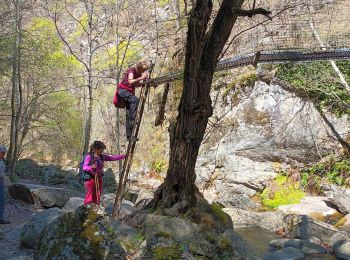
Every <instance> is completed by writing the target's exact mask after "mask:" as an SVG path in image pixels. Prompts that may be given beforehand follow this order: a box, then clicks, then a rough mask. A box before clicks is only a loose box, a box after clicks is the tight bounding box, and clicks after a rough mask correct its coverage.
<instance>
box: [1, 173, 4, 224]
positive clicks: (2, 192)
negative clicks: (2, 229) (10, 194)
mask: <svg viewBox="0 0 350 260" xmlns="http://www.w3.org/2000/svg"><path fill="white" fill-rule="evenodd" d="M4 211H5V183H4V178H0V219H1V220H3V219H4Z"/></svg>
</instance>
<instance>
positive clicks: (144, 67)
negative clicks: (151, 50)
mask: <svg viewBox="0 0 350 260" xmlns="http://www.w3.org/2000/svg"><path fill="white" fill-rule="evenodd" d="M136 69H137V70H138V71H139V72H141V73H142V72H145V71H146V70H148V64H147V62H146V61H139V62H137V63H136Z"/></svg>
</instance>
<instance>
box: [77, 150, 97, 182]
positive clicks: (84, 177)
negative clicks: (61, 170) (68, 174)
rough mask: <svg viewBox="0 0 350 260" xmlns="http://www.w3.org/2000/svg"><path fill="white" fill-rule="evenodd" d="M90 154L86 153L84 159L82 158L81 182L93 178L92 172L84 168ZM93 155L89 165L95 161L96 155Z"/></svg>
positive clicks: (80, 166) (80, 167) (80, 165)
mask: <svg viewBox="0 0 350 260" xmlns="http://www.w3.org/2000/svg"><path fill="white" fill-rule="evenodd" d="M88 155H89V153H87V154H85V155H84V157H83V159H82V160H81V162H80V164H79V177H80V181H81V182H84V181H89V180H91V179H92V176H91V175H90V173H89V172H87V171H84V170H83V166H84V161H85V158H86V156H88ZM91 157H92V160H90V162H89V166H90V165H92V164H93V161H94V157H93V156H91Z"/></svg>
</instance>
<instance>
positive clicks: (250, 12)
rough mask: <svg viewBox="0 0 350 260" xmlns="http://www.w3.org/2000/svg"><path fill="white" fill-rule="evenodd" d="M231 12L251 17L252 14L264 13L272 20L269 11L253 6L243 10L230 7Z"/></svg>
mask: <svg viewBox="0 0 350 260" xmlns="http://www.w3.org/2000/svg"><path fill="white" fill-rule="evenodd" d="M231 10H232V12H233V14H235V15H237V16H248V17H253V16H254V15H258V14H261V15H264V16H266V17H267V18H269V19H270V20H272V17H271V16H270V14H271V12H270V11H268V10H266V9H264V8H255V9H251V10H243V9H240V8H232V9H231Z"/></svg>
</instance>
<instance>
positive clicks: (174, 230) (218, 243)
mask: <svg viewBox="0 0 350 260" xmlns="http://www.w3.org/2000/svg"><path fill="white" fill-rule="evenodd" d="M143 228H144V233H145V237H146V239H147V246H146V248H145V251H144V254H143V258H145V259H181V258H187V257H189V258H190V259H195V258H196V257H204V259H225V258H226V259H236V258H237V259H254V257H255V256H254V254H253V253H252V250H251V249H249V247H248V246H247V244H246V243H245V241H244V240H243V239H242V238H241V237H240V236H239V235H237V234H236V233H234V231H233V230H232V229H227V230H226V231H225V232H223V233H215V231H214V230H205V229H202V227H201V226H200V225H197V224H195V223H192V222H190V221H187V220H184V219H180V218H169V217H166V216H157V215H152V214H149V215H147V217H146V221H145V222H144V224H143ZM185 256H187V257H185ZM159 257H163V258H159Z"/></svg>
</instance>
